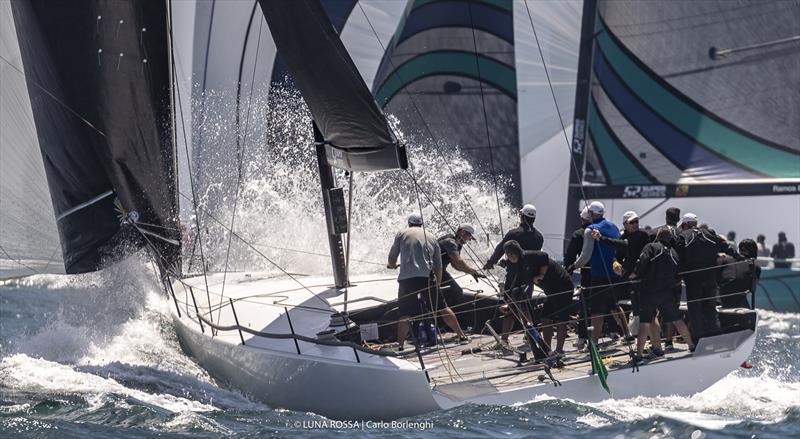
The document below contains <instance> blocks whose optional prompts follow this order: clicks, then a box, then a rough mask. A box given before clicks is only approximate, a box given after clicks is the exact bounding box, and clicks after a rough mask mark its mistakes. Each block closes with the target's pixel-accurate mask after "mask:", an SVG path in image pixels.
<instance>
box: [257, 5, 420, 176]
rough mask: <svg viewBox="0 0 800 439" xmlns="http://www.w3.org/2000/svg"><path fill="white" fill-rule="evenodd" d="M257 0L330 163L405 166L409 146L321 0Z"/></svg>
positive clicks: (369, 168)
mask: <svg viewBox="0 0 800 439" xmlns="http://www.w3.org/2000/svg"><path fill="white" fill-rule="evenodd" d="M259 4H260V5H261V9H262V11H263V12H264V17H265V18H266V20H267V24H268V25H269V29H270V32H271V33H272V37H273V39H274V41H275V45H276V46H277V48H278V52H279V53H280V55H281V57H282V59H283V61H284V62H285V63H286V66H287V67H288V70H289V72H290V73H291V74H292V79H293V80H294V85H295V86H296V87H297V88H298V89H299V90H300V93H301V94H302V95H303V99H304V100H305V102H306V104H307V105H308V108H309V109H310V110H311V114H312V116H313V118H314V121H315V123H316V124H317V126H318V127H319V130H320V132H321V133H322V135H323V137H324V139H325V144H326V152H327V159H328V163H329V164H330V165H331V166H335V167H337V168H342V169H349V170H355V171H376V170H382V169H396V168H405V167H406V160H405V150H404V149H403V148H402V147H400V146H399V145H398V143H397V140H396V139H395V137H394V135H393V134H392V132H391V130H390V128H389V124H388V123H387V121H386V118H385V117H384V116H383V114H382V113H381V111H380V109H379V108H378V106H377V105H376V104H375V100H374V99H373V97H372V94H370V92H369V89H368V88H367V86H366V85H365V84H364V80H363V79H362V78H361V75H360V74H359V72H358V69H356V66H355V64H354V63H353V61H352V59H351V58H350V55H349V54H348V53H347V51H346V50H345V48H344V45H343V44H342V42H341V40H340V39H339V35H338V34H337V33H336V30H335V29H334V27H333V26H332V25H331V22H330V19H329V18H328V16H327V15H326V13H325V10H324V9H323V8H322V6H321V5H320V3H319V1H318V0H295V1H291V2H286V1H280V0H259Z"/></svg>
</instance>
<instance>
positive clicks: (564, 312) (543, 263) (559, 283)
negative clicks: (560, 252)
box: [509, 241, 575, 355]
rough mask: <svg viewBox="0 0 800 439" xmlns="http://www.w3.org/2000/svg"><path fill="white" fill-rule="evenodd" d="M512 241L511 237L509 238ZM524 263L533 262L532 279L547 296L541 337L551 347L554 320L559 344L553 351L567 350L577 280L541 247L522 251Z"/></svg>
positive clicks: (561, 351)
mask: <svg viewBox="0 0 800 439" xmlns="http://www.w3.org/2000/svg"><path fill="white" fill-rule="evenodd" d="M509 242H511V241H509ZM522 263H524V264H530V268H529V269H530V271H531V272H532V273H533V283H534V284H536V285H538V286H539V288H541V289H542V291H544V294H545V296H547V299H546V300H545V302H544V310H543V311H542V324H543V325H544V326H543V328H542V337H543V338H544V341H545V343H546V344H547V346H548V347H550V346H552V344H551V342H552V341H553V325H554V324H555V327H556V330H557V335H556V347H555V350H554V352H555V353H556V354H559V355H563V354H564V340H566V338H567V322H568V321H569V320H570V311H571V310H572V309H573V306H572V294H573V292H574V290H575V284H574V283H572V277H571V276H570V274H569V273H568V272H567V270H565V269H564V267H563V266H561V264H559V263H557V262H556V261H554V260H552V259H550V257H549V256H548V255H547V253H545V252H542V251H536V250H534V251H526V252H523V253H522Z"/></svg>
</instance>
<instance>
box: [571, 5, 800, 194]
mask: <svg viewBox="0 0 800 439" xmlns="http://www.w3.org/2000/svg"><path fill="white" fill-rule="evenodd" d="M798 23H800V5H799V4H798V3H797V2H796V1H782V0H779V1H775V0H763V1H704V2H695V1H674V2H642V1H624V0H623V1H602V0H601V1H599V2H598V8H597V18H596V21H595V28H594V32H593V35H594V56H593V58H592V72H591V75H592V77H591V83H592V86H591V93H590V96H589V102H588V109H587V110H588V111H587V112H588V117H587V119H586V121H587V124H586V125H587V127H588V130H587V145H588V149H587V156H586V167H585V173H584V175H583V181H584V183H586V184H588V185H589V186H586V187H585V188H584V189H585V190H586V193H587V196H589V197H591V198H666V197H692V196H741V195H773V194H774V195H781V194H785V193H790V194H797V193H798V190H799V189H800V188H798V183H800V136H798V132H800V111H798V106H797V102H796V101H797V90H798V89H800V75H799V74H798V71H800V28H798Z"/></svg>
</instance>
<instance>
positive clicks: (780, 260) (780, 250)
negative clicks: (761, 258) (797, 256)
mask: <svg viewBox="0 0 800 439" xmlns="http://www.w3.org/2000/svg"><path fill="white" fill-rule="evenodd" d="M771 255H772V258H773V259H775V268H791V266H792V262H791V261H787V259H792V258H794V244H792V243H791V242H789V241H788V240H787V239H786V232H779V233H778V242H777V243H776V244H775V245H773V246H772V254H771Z"/></svg>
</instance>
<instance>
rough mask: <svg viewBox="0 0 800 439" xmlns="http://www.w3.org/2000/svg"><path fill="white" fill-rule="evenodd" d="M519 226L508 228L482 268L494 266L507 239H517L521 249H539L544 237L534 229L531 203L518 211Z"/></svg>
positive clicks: (488, 268) (534, 216) (501, 253)
mask: <svg viewBox="0 0 800 439" xmlns="http://www.w3.org/2000/svg"><path fill="white" fill-rule="evenodd" d="M519 219H520V222H519V227H517V228H514V229H511V230H509V231H508V232H507V233H506V235H505V236H503V239H502V240H501V241H500V242H499V243H498V244H497V246H496V247H495V248H494V253H492V256H490V257H489V260H488V261H486V265H484V267H483V269H484V270H491V269H492V268H494V266H495V264H497V261H499V260H500V258H502V257H503V253H504V249H503V246H504V245H505V243H507V242H508V241H512V240H513V241H517V243H519V245H520V246H521V247H522V249H523V250H541V249H542V246H543V245H544V237H543V236H542V234H541V233H540V232H539V231H538V230H536V227H534V226H533V223H534V222H535V221H536V207H535V206H534V205H533V204H526V205H525V206H523V207H522V209H521V210H520V211H519Z"/></svg>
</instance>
